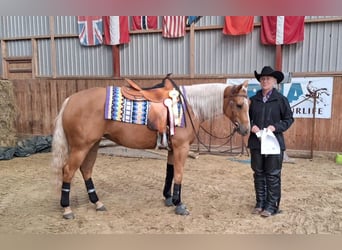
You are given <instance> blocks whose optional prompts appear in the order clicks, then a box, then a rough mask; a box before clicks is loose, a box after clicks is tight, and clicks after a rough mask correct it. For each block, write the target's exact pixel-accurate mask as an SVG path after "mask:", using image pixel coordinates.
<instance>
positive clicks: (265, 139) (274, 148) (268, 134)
mask: <svg viewBox="0 0 342 250" xmlns="http://www.w3.org/2000/svg"><path fill="white" fill-rule="evenodd" d="M261 154H262V155H277V154H280V146H279V142H278V140H277V138H276V137H275V135H274V134H273V133H272V131H271V130H268V129H266V128H264V130H263V131H262V134H261Z"/></svg>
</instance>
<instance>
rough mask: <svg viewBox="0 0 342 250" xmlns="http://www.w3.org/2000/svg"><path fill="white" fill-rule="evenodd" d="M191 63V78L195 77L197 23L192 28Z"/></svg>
mask: <svg viewBox="0 0 342 250" xmlns="http://www.w3.org/2000/svg"><path fill="white" fill-rule="evenodd" d="M189 60H190V63H189V71H190V78H194V77H195V23H192V24H191V26H190V59H189Z"/></svg>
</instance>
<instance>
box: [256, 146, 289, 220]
mask: <svg viewBox="0 0 342 250" xmlns="http://www.w3.org/2000/svg"><path fill="white" fill-rule="evenodd" d="M283 155H284V152H281V153H280V154H279V155H261V154H260V150H251V167H252V169H253V171H254V174H253V177H254V189H255V196H256V205H255V207H259V208H262V209H265V210H267V211H269V212H271V213H272V214H274V213H277V212H278V210H279V203H280V198H281V168H282V163H283Z"/></svg>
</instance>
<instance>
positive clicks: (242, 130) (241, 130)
mask: <svg viewBox="0 0 342 250" xmlns="http://www.w3.org/2000/svg"><path fill="white" fill-rule="evenodd" d="M235 131H236V132H238V133H239V134H240V135H242V136H245V135H248V134H249V131H250V126H249V125H247V126H245V125H242V124H240V123H235Z"/></svg>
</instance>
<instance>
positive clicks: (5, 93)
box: [0, 80, 17, 147]
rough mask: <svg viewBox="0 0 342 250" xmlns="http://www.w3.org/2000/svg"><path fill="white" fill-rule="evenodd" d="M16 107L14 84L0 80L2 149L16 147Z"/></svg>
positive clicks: (0, 140)
mask: <svg viewBox="0 0 342 250" xmlns="http://www.w3.org/2000/svg"><path fill="white" fill-rule="evenodd" d="M15 120H16V105H15V97H14V90H13V84H12V82H10V81H5V80H0V147H12V146H15V145H16V142H17V138H16V129H15Z"/></svg>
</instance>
